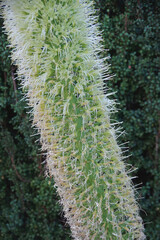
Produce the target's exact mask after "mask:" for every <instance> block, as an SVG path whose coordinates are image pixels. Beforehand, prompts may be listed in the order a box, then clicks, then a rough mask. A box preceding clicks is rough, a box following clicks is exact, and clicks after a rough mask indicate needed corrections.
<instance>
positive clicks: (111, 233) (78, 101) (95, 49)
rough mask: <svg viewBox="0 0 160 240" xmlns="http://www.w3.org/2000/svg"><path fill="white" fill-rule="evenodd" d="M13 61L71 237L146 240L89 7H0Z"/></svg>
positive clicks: (12, 0) (5, 2)
mask: <svg viewBox="0 0 160 240" xmlns="http://www.w3.org/2000/svg"><path fill="white" fill-rule="evenodd" d="M1 6H2V12H3V16H4V20H5V28H6V32H7V33H8V38H9V41H10V43H11V47H12V49H13V50H12V58H13V61H14V62H15V63H16V64H17V66H18V75H19V77H20V79H22V85H23V88H24V89H25V90H26V89H27V94H26V98H27V99H28V102H29V105H30V106H31V107H32V113H33V123H34V126H36V128H37V129H38V131H39V132H40V135H41V143H42V150H45V151H47V160H46V161H47V166H48V170H49V174H50V175H51V176H53V177H54V179H55V183H56V186H57V191H58V193H59V195H60V197H61V203H62V204H63V207H64V212H65V216H66V218H67V220H68V223H69V224H70V227H71V231H72V236H73V238H74V239H77V240H91V239H92V240H95V239H97V240H99V239H105V240H115V239H126V240H131V239H132V240H136V239H140V240H142V239H145V236H144V234H143V224H142V220H141V218H140V216H139V208H138V205H137V202H136V200H135V196H134V190H133V187H132V182H131V179H130V177H129V176H128V175H127V173H126V170H125V165H124V162H123V154H122V151H121V149H120V147H119V146H118V145H117V141H116V138H117V137H116V130H115V126H114V125H112V123H111V122H110V113H111V112H112V110H113V109H114V105H115V104H114V101H112V100H110V99H109V98H108V95H109V93H108V95H107V94H104V91H103V87H104V86H103V85H104V84H103V80H104V79H106V78H108V77H109V76H108V66H106V65H105V64H104V59H103V58H101V57H100V52H102V51H103V46H102V44H101V34H100V32H99V30H98V27H97V18H96V17H95V11H94V8H93V2H92V1H90V0H2V3H1Z"/></svg>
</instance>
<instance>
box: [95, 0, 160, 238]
mask: <svg viewBox="0 0 160 240" xmlns="http://www.w3.org/2000/svg"><path fill="white" fill-rule="evenodd" d="M96 8H97V9H98V8H99V9H100V11H99V15H100V21H101V23H102V30H103V31H104V43H105V48H107V49H109V54H110V56H111V58H110V60H109V62H110V63H111V72H112V73H113V74H115V75H116V76H115V77H114V80H113V81H110V82H108V83H107V85H108V86H109V87H110V88H111V89H112V90H113V91H114V90H115V91H117V93H116V94H115V97H116V98H117V99H118V102H119V103H120V105H118V107H119V108H120V111H119V113H118V114H117V119H118V120H119V121H120V122H121V121H123V128H124V129H125V131H126V132H127V134H126V135H125V136H123V141H129V144H128V145H129V149H130V153H131V154H132V156H131V157H130V159H129V161H130V163H132V165H134V166H135V167H137V168H138V170H137V173H136V174H137V175H138V179H136V180H134V182H135V184H138V183H140V182H142V184H143V185H142V188H141V189H140V190H139V194H140V197H142V199H141V200H140V201H139V202H140V204H141V207H142V209H143V210H144V211H142V212H141V215H142V217H143V219H144V223H145V228H146V235H147V237H148V239H149V240H158V239H160V156H159V155H160V151H159V149H160V144H159V142H160V72H159V68H160V41H159V37H160V24H159V22H160V2H159V1H149V0H147V1H141V0H139V1H138V0H137V1H135V0H133V1H118V0H115V1H111V0H99V1H98V0H97V1H96ZM127 161H128V160H127ZM134 174H135V173H134ZM134 174H133V175H134ZM145 212H146V214H145Z"/></svg>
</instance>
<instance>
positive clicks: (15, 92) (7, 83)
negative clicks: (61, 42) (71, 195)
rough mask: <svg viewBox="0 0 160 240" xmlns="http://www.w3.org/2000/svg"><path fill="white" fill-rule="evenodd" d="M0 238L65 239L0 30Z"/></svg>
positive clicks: (50, 182)
mask: <svg viewBox="0 0 160 240" xmlns="http://www.w3.org/2000/svg"><path fill="white" fill-rule="evenodd" d="M0 39H1V41H0V240H14V239H15V240H17V239H18V240H22V239H23V240H41V239H42V240H53V239H55V240H60V239H62V240H64V239H66V240H67V239H70V233H69V230H68V228H67V227H66V223H65V220H64V218H63V215H62V210H61V208H60V206H59V204H58V200H59V199H58V197H57V194H56V190H55V189H54V188H53V185H54V182H53V180H52V179H50V178H45V176H44V172H45V164H42V163H43V161H44V160H45V158H44V157H43V156H41V155H40V145H39V144H38V142H35V141H36V140H37V139H38V138H39V136H36V137H35V136H34V137H31V135H33V134H35V133H36V131H35V130H33V129H32V128H31V121H30V119H29V115H28V114H26V110H27V111H29V110H30V109H28V108H25V107H26V103H25V102H24V101H21V99H22V98H23V95H22V93H21V89H19V87H20V86H19V83H18V81H17V80H16V75H15V72H16V69H15V67H14V66H13V65H11V60H10V58H9V55H10V53H9V50H8V48H7V41H6V36H5V35H4V34H3V33H2V22H1V29H0Z"/></svg>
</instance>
